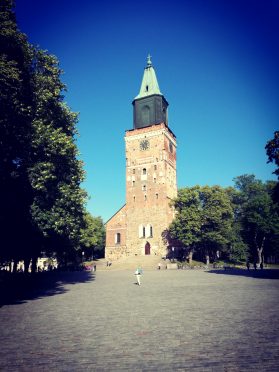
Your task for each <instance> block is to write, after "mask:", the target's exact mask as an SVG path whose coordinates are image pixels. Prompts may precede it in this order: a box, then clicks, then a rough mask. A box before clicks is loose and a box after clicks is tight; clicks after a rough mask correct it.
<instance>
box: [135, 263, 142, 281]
mask: <svg viewBox="0 0 279 372" xmlns="http://www.w3.org/2000/svg"><path fill="white" fill-rule="evenodd" d="M135 275H136V278H137V284H138V285H140V284H141V283H140V277H141V275H142V268H141V267H140V266H139V267H137V269H136V271H135Z"/></svg>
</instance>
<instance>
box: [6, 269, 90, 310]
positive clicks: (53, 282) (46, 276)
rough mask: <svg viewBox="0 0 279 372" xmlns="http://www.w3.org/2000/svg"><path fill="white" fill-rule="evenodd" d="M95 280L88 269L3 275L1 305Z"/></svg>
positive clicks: (19, 301) (61, 290)
mask: <svg viewBox="0 0 279 372" xmlns="http://www.w3.org/2000/svg"><path fill="white" fill-rule="evenodd" d="M93 280H95V275H94V274H93V273H92V272H88V271H73V272H62V271H52V272H43V273H36V274H28V275H26V274H21V273H18V274H14V275H13V274H7V275H2V276H1V277H0V307H1V306H3V305H12V304H22V303H24V302H26V301H28V300H35V299H38V298H42V297H46V296H54V295H59V294H63V293H66V292H67V291H68V289H67V288H65V285H68V284H71V285H74V284H77V283H87V282H91V281H93Z"/></svg>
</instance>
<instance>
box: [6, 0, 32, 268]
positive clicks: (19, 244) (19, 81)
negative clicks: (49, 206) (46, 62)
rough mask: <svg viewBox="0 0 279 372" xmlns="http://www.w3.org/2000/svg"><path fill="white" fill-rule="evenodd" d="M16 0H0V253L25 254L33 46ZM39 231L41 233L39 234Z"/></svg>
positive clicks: (28, 231)
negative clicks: (19, 17)
mask: <svg viewBox="0 0 279 372" xmlns="http://www.w3.org/2000/svg"><path fill="white" fill-rule="evenodd" d="M13 6H14V4H13V1H10V0H3V1H1V4H0V184H1V194H0V205H1V208H0V236H1V238H0V239H1V243H0V246H1V251H0V255H1V259H2V260H9V259H11V258H13V259H14V260H15V261H17V260H19V259H20V258H23V250H24V249H23V248H24V246H25V245H26V244H24V243H25V242H26V240H27V239H28V238H29V237H30V236H32V237H33V239H32V240H31V239H28V240H29V244H28V248H29V249H32V248H34V247H33V244H34V240H36V239H35V236H37V233H38V231H37V229H36V227H35V226H34V224H33V222H32V218H31V216H30V211H29V207H30V203H31V201H32V188H31V186H30V183H29V182H28V166H29V163H30V152H29V150H30V145H31V137H32V105H33V100H34V95H33V90H32V82H31V75H32V69H31V66H32V48H30V46H29V44H28V42H27V39H26V36H25V35H24V34H22V33H21V32H19V30H18V28H17V24H16V19H15V14H14V12H13ZM38 235H39V234H38Z"/></svg>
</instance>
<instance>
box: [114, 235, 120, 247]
mask: <svg viewBox="0 0 279 372" xmlns="http://www.w3.org/2000/svg"><path fill="white" fill-rule="evenodd" d="M114 240H115V244H120V242H121V234H120V233H116V234H115V237H114Z"/></svg>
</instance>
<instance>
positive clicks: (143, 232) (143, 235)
mask: <svg viewBox="0 0 279 372" xmlns="http://www.w3.org/2000/svg"><path fill="white" fill-rule="evenodd" d="M142 237H143V238H145V226H143V227H142Z"/></svg>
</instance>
